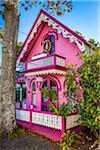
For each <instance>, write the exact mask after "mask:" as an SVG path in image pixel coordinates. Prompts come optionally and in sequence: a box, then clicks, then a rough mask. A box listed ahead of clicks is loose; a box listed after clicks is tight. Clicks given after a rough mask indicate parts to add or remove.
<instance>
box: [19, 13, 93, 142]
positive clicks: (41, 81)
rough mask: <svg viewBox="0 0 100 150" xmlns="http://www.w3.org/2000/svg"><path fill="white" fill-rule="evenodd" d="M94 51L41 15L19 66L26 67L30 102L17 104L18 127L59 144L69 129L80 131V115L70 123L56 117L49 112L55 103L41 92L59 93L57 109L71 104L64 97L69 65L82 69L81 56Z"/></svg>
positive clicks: (71, 119) (67, 29) (24, 48)
mask: <svg viewBox="0 0 100 150" xmlns="http://www.w3.org/2000/svg"><path fill="white" fill-rule="evenodd" d="M90 49H91V47H90V45H89V44H88V43H87V42H86V40H85V39H83V38H82V37H80V36H79V35H77V34H76V33H75V32H73V31H72V30H70V29H69V28H67V27H66V26H64V25H63V24H62V23H60V22H59V21H57V20H56V19H55V18H53V17H52V16H50V15H49V14H47V13H46V12H44V11H43V10H41V11H40V13H39V15H38V17H37V19H36V21H35V23H34V25H33V27H32V28H31V30H30V32H29V34H28V36H27V38H26V40H25V42H24V44H23V46H22V49H21V52H20V54H19V56H18V58H17V62H16V63H17V66H18V65H21V64H22V65H23V66H24V68H25V70H24V71H23V72H22V73H23V77H20V78H19V80H21V83H23V82H25V83H26V100H25V101H24V102H22V106H21V105H19V103H17V104H16V120H17V124H19V125H21V126H23V127H26V128H29V129H31V130H33V131H34V132H36V133H38V134H41V135H44V136H46V137H47V138H49V139H51V140H53V141H59V140H60V139H61V137H62V135H63V133H64V132H65V130H66V129H71V130H78V129H79V125H78V124H77V123H75V122H74V121H75V120H77V118H78V114H71V115H70V116H68V117H67V118H66V119H64V118H63V117H61V116H56V115H55V114H53V112H51V111H50V108H49V103H50V101H51V100H50V99H49V98H48V99H47V98H45V97H43V95H42V92H41V89H42V88H44V87H46V88H48V89H54V90H55V91H57V97H58V101H57V102H55V105H56V106H57V107H59V106H60V105H61V104H62V103H63V102H65V103H67V99H66V98H65V97H64V96H63V92H64V90H65V76H64V75H65V73H66V71H65V70H66V69H65V67H66V64H76V65H77V67H79V66H80V65H81V64H82V61H81V60H80V59H79V57H78V56H77V55H78V53H82V52H84V50H86V52H87V53H89V52H90ZM21 99H22V95H21V94H20V100H21Z"/></svg>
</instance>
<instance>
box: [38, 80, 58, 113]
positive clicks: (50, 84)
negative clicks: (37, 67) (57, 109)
mask: <svg viewBox="0 0 100 150" xmlns="http://www.w3.org/2000/svg"><path fill="white" fill-rule="evenodd" d="M43 88H47V89H51V90H54V91H56V93H57V91H58V87H57V83H56V82H55V81H54V80H52V79H51V78H48V79H46V80H45V81H44V82H43V84H42V89H43ZM57 97H58V93H57ZM51 101H52V99H51V98H46V97H44V96H43V95H42V105H41V106H42V108H41V109H42V111H50V107H49V103H50V102H51ZM54 105H55V106H57V105H58V102H57V101H55V102H54Z"/></svg>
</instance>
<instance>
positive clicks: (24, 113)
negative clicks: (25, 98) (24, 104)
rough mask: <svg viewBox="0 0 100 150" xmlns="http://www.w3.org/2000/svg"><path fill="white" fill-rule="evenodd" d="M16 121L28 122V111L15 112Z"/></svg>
mask: <svg viewBox="0 0 100 150" xmlns="http://www.w3.org/2000/svg"><path fill="white" fill-rule="evenodd" d="M16 119H17V120H21V121H26V122H30V111H26V110H16Z"/></svg>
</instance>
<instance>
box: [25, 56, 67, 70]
mask: <svg viewBox="0 0 100 150" xmlns="http://www.w3.org/2000/svg"><path fill="white" fill-rule="evenodd" d="M56 67H58V68H59V69H64V68H65V58H64V57H61V56H59V55H55V54H54V55H49V56H45V57H41V58H38V59H34V60H32V61H30V62H27V70H37V69H38V70H39V69H49V68H51V69H52V68H56Z"/></svg>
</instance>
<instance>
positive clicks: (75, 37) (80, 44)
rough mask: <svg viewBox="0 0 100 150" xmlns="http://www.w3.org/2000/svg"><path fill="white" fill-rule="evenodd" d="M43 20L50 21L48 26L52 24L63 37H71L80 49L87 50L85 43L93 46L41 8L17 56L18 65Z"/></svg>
mask: <svg viewBox="0 0 100 150" xmlns="http://www.w3.org/2000/svg"><path fill="white" fill-rule="evenodd" d="M42 21H43V22H46V23H48V26H52V28H53V29H56V30H57V31H58V33H62V35H63V37H64V38H67V39H69V41H70V43H73V42H74V43H76V45H77V47H78V48H79V49H80V51H84V50H85V45H84V44H86V45H88V46H89V47H91V45H89V43H88V42H87V41H86V40H85V39H84V38H82V37H81V36H79V35H78V34H77V33H75V32H74V31H72V30H71V29H69V28H68V27H66V26H65V25H63V24H62V23H61V22H59V21H58V20H56V19H55V18H54V17H52V16H50V15H49V14H47V13H46V12H45V11H43V10H41V11H40V13H39V15H38V17H37V19H36V21H35V23H34V25H33V26H32V28H31V30H30V32H29V34H28V36H27V38H26V40H25V42H24V44H23V46H22V48H21V51H20V53H19V55H18V57H17V62H16V63H17V66H18V65H19V63H20V60H21V59H22V58H23V56H24V53H25V52H26V51H27V46H28V43H29V42H30V41H31V40H32V39H33V38H34V34H35V33H36V32H37V28H38V27H39V25H40V24H41V22H42Z"/></svg>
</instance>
